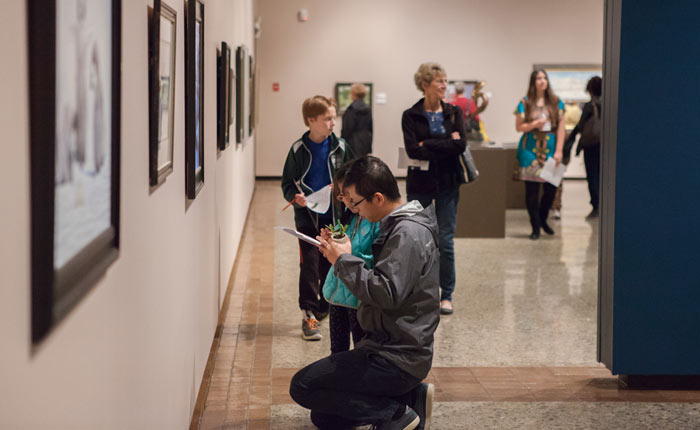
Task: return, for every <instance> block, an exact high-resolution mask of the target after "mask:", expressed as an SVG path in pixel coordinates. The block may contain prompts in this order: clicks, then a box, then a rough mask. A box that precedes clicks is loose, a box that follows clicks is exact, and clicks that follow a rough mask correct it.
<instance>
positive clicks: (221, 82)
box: [216, 42, 231, 151]
mask: <svg viewBox="0 0 700 430" xmlns="http://www.w3.org/2000/svg"><path fill="white" fill-rule="evenodd" d="M217 51H218V56H217V63H218V64H217V66H218V67H217V72H216V75H217V91H216V93H217V94H216V107H217V115H216V118H217V136H216V137H217V143H218V145H217V146H218V148H219V150H221V151H223V150H224V149H226V148H227V147H228V145H229V143H230V142H231V132H230V130H231V121H230V118H231V114H230V110H231V76H230V73H231V48H230V47H229V46H228V45H227V44H226V42H221V50H217Z"/></svg>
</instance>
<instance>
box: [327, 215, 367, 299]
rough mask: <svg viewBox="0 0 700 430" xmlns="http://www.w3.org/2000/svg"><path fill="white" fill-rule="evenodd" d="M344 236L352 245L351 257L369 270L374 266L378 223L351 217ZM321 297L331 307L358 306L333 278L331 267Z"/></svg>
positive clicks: (337, 280) (347, 291)
mask: <svg viewBox="0 0 700 430" xmlns="http://www.w3.org/2000/svg"><path fill="white" fill-rule="evenodd" d="M358 221H359V222H358ZM358 224H359V225H358ZM345 234H346V235H347V236H348V237H349V238H350V242H351V243H352V255H354V256H356V257H360V258H362V259H363V260H365V266H367V268H369V269H371V268H372V267H373V266H374V255H373V254H372V244H373V243H374V239H376V238H377V236H379V223H378V222H369V221H368V220H366V219H365V218H360V217H359V216H358V215H353V217H352V219H351V220H350V222H349V223H348V228H347V230H345ZM323 297H325V298H326V300H328V303H330V304H332V305H336V306H345V307H348V308H352V309H357V306H358V301H357V298H356V297H355V296H354V295H353V294H352V293H351V292H350V290H348V287H346V286H345V284H343V283H342V282H341V281H340V280H339V279H338V278H337V277H336V276H335V270H334V269H333V267H332V266H331V268H330V270H329V271H328V275H327V276H326V282H324V284H323Z"/></svg>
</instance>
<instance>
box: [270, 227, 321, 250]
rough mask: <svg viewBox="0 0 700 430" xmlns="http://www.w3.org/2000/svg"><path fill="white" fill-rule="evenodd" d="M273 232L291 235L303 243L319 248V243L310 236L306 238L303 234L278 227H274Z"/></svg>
mask: <svg viewBox="0 0 700 430" xmlns="http://www.w3.org/2000/svg"><path fill="white" fill-rule="evenodd" d="M275 230H282V231H284V232H286V233H289V234H291V235H292V236H295V237H298V238H299V239H301V240H303V241H304V242H308V243H310V244H312V245H315V246H321V242H319V241H318V240H316V239H314V238H313V237H311V236H307V235H305V234H304V233H299V232H298V231H296V230H294V229H291V228H287V227H282V226H280V225H278V226H276V227H275Z"/></svg>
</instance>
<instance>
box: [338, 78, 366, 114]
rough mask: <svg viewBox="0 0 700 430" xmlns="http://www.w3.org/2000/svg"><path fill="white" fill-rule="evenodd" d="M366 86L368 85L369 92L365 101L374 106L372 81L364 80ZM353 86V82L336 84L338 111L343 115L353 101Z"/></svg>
mask: <svg viewBox="0 0 700 430" xmlns="http://www.w3.org/2000/svg"><path fill="white" fill-rule="evenodd" d="M363 83H364V84H365V86H366V87H367V94H365V98H364V101H365V103H366V104H367V106H369V107H370V109H371V108H372V83H371V82H363ZM351 86H352V82H338V83H336V84H335V102H336V103H337V105H338V109H337V113H338V115H342V114H344V113H345V110H346V109H347V108H348V106H350V104H351V103H352V99H351V98H350V87H351Z"/></svg>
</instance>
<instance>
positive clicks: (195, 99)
mask: <svg viewBox="0 0 700 430" xmlns="http://www.w3.org/2000/svg"><path fill="white" fill-rule="evenodd" d="M185 182H186V187H187V198H188V199H191V200H192V199H194V198H195V197H197V194H198V193H199V191H200V190H201V189H202V187H203V186H204V3H202V2H201V0H185Z"/></svg>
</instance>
